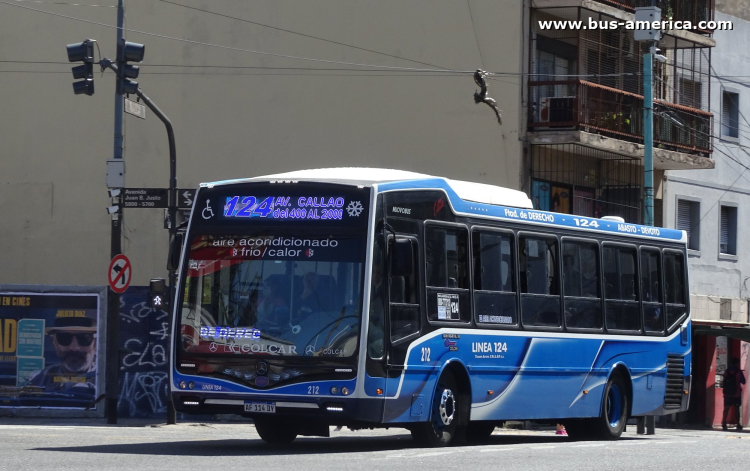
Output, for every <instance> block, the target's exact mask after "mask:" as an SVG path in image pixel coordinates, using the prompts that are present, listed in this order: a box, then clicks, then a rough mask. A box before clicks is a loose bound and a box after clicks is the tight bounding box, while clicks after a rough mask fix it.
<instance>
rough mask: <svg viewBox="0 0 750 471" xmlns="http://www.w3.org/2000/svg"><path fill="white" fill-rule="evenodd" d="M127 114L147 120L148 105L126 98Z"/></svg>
mask: <svg viewBox="0 0 750 471" xmlns="http://www.w3.org/2000/svg"><path fill="white" fill-rule="evenodd" d="M125 112H126V113H127V114H132V115H133V116H135V117H137V118H141V119H146V105H144V104H143V103H138V102H135V101H133V100H128V99H127V98H125Z"/></svg>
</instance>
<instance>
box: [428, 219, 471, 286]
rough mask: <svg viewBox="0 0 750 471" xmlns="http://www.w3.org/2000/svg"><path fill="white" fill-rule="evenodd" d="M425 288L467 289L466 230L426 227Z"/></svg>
mask: <svg viewBox="0 0 750 471" xmlns="http://www.w3.org/2000/svg"><path fill="white" fill-rule="evenodd" d="M425 233H426V237H425V239H426V243H427V259H426V261H427V286H435V287H444V288H461V289H468V288H469V269H468V268H469V267H468V260H467V258H468V257H467V256H468V253H467V249H466V246H467V241H466V239H467V236H466V230H459V229H444V228H437V227H427V229H426V231H425Z"/></svg>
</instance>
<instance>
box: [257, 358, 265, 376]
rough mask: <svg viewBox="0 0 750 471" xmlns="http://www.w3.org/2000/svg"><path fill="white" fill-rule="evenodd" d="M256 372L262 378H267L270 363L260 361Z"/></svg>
mask: <svg viewBox="0 0 750 471" xmlns="http://www.w3.org/2000/svg"><path fill="white" fill-rule="evenodd" d="M255 371H256V373H258V374H259V375H261V376H265V374H266V373H268V363H266V362H265V361H259V362H258V363H257V364H256V365H255Z"/></svg>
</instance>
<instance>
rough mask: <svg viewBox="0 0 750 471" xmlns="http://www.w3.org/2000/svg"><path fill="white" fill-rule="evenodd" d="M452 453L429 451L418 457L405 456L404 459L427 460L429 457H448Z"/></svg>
mask: <svg viewBox="0 0 750 471" xmlns="http://www.w3.org/2000/svg"><path fill="white" fill-rule="evenodd" d="M452 453H453V452H452V451H431V452H429V453H420V454H418V455H412V456H406V457H405V458H429V457H431V456H442V455H450V454H452Z"/></svg>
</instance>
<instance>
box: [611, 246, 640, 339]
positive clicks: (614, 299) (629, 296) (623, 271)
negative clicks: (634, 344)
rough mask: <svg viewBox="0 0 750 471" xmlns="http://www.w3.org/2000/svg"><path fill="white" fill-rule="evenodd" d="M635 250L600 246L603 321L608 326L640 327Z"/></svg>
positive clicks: (623, 328)
mask: <svg viewBox="0 0 750 471" xmlns="http://www.w3.org/2000/svg"><path fill="white" fill-rule="evenodd" d="M637 279H638V277H637V264H636V250H635V248H631V247H619V246H617V247H614V246H607V245H605V246H604V282H605V290H604V296H605V299H606V302H605V307H606V325H607V329H610V330H629V331H634V330H641V315H640V308H639V303H638V289H637V284H636V280H637Z"/></svg>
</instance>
